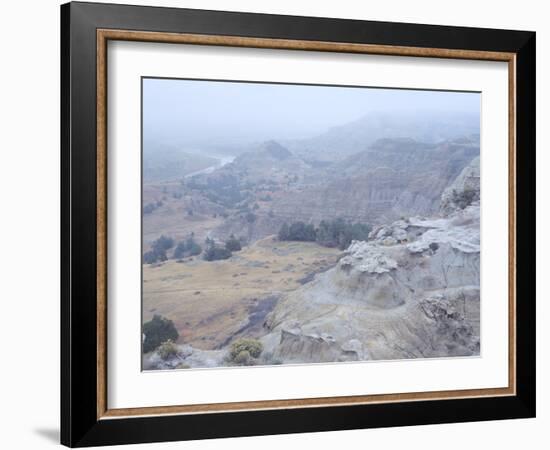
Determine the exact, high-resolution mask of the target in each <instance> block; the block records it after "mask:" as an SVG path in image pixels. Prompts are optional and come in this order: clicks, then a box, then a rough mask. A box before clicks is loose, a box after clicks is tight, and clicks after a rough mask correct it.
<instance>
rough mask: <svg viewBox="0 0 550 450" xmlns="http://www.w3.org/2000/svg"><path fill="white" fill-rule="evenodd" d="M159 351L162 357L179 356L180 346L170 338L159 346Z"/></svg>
mask: <svg viewBox="0 0 550 450" xmlns="http://www.w3.org/2000/svg"><path fill="white" fill-rule="evenodd" d="M157 351H158V354H159V356H160V357H161V358H162V359H165V360H166V359H170V358H174V357H175V356H177V355H178V353H179V348H178V346H177V345H176V344H174V341H171V340H168V341H166V342H163V343H162V344H160V347H159V348H158V350H157Z"/></svg>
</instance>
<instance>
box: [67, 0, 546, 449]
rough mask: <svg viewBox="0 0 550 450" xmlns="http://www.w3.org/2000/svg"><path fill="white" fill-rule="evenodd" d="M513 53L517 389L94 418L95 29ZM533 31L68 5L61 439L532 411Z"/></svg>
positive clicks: (164, 437)
mask: <svg viewBox="0 0 550 450" xmlns="http://www.w3.org/2000/svg"><path fill="white" fill-rule="evenodd" d="M100 28H101V29H120V30H139V31H156V32H176V33H195V34H206V35H227V36H242V37H257V38H275V39H295V40H309V41H326V42H346V43H362V44H377V45H392V46H411V47H423V48H446V49H462V50H479V51H495V52H511V53H515V54H516V199H517V203H516V239H517V241H516V242H517V243H516V248H517V250H516V263H517V268H516V270H517V272H516V273H517V277H516V298H517V304H516V349H517V355H516V395H515V396H507V397H485V398H465V399H453V400H430V401H413V402H395V403H386V404H365V405H353V406H330V407H307V408H306V407H304V408H295V409H273V410H262V411H240V412H230V413H208V414H200V413H199V414H186V415H167V416H151V417H145V416H141V417H130V418H116V419H99V420H98V419H97V338H98V336H97V329H96V318H97V303H96V299H97V284H96V273H97V267H98V264H97V263H98V262H97V252H96V250H97V247H96V246H97V225H96V218H97V217H96V205H97V193H96V186H97V172H96V156H97V148H96V143H97V140H96V30H97V29H100ZM535 41H536V35H535V33H534V32H527V31H509V30H495V29H480V28H465V27H447V26H436V25H418V24H405V23H390V22H371V21H358V20H343V19H329V18H312V17H296V16H280V15H269V14H250V13H240V12H221V11H205V10H191V9H177V8H158V7H142V6H128V5H113V4H94V3H80V2H76V3H75V2H73V3H68V4H65V5H62V6H61V129H60V133H61V443H62V444H64V445H67V446H71V447H83V446H92V445H113V444H127V443H145V442H159V441H177V440H189V439H207V438H221V437H237V436H252V435H266V434H283V433H302V432H319V431H333V430H348V429H357V428H372V427H389V426H404V425H422V424H435V423H448V422H467V421H481V420H496V419H512V418H528V417H534V416H535V410H536V398H535V385H536V379H535V368H536V366H535V351H536V347H535V308H536V306H535V251H536V246H535V133H536V129H535V109H536V108H535V103H536V95H535V89H536V88H535V81H536V80H535V68H536V62H535V46H536V43H535Z"/></svg>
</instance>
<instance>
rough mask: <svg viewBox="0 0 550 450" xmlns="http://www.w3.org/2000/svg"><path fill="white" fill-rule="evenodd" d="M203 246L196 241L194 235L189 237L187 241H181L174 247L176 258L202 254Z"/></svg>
mask: <svg viewBox="0 0 550 450" xmlns="http://www.w3.org/2000/svg"><path fill="white" fill-rule="evenodd" d="M201 252H202V247H201V246H200V245H199V244H197V243H196V242H195V240H194V239H193V238H192V237H189V238H187V239H186V240H185V241H181V242H180V243H179V244H178V245H177V246H176V248H175V249H174V258H175V259H180V258H185V257H186V256H195V255H200V253H201Z"/></svg>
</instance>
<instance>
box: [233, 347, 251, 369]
mask: <svg viewBox="0 0 550 450" xmlns="http://www.w3.org/2000/svg"><path fill="white" fill-rule="evenodd" d="M233 362H234V363H235V364H238V365H239V366H249V365H250V364H251V363H252V357H251V356H250V352H248V351H246V350H243V351H242V352H239V353H238V354H237V355H235V357H234V358H233Z"/></svg>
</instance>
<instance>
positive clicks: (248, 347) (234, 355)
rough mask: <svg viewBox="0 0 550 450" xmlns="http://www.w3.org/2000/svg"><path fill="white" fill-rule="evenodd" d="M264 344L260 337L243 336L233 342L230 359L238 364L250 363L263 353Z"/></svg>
mask: <svg viewBox="0 0 550 450" xmlns="http://www.w3.org/2000/svg"><path fill="white" fill-rule="evenodd" d="M263 349H264V346H263V345H262V343H261V342H260V341H259V340H258V339H248V338H241V339H237V340H236V341H235V342H233V343H232V344H231V349H230V351H229V359H230V360H231V361H232V362H233V363H235V364H238V365H250V364H252V363H254V360H255V359H256V358H259V357H260V355H261V354H262V351H263Z"/></svg>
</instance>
